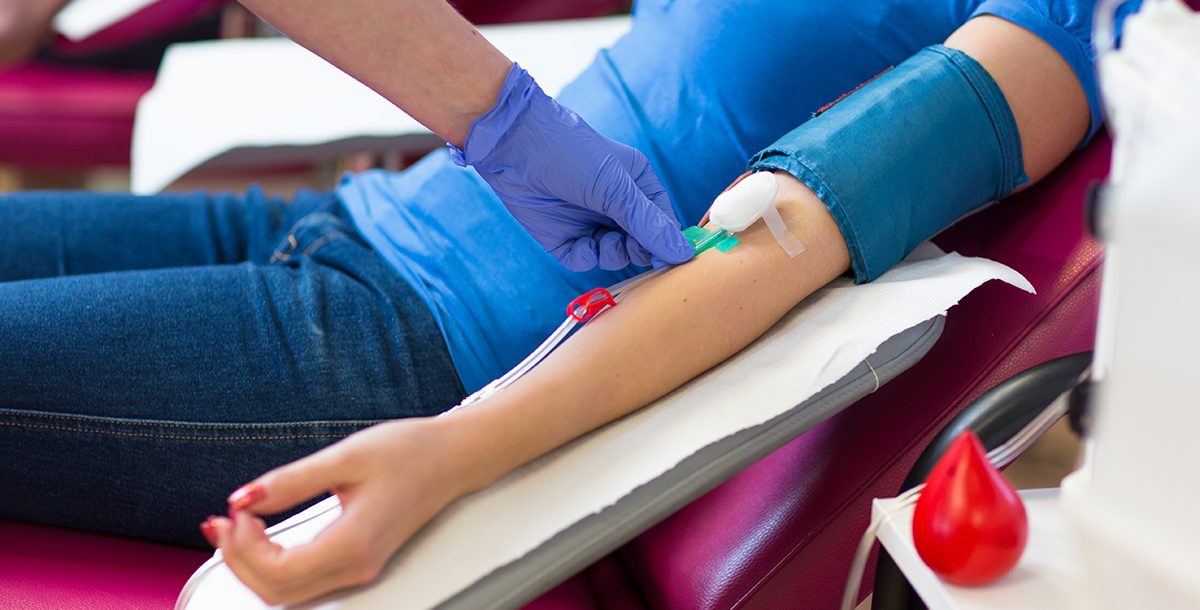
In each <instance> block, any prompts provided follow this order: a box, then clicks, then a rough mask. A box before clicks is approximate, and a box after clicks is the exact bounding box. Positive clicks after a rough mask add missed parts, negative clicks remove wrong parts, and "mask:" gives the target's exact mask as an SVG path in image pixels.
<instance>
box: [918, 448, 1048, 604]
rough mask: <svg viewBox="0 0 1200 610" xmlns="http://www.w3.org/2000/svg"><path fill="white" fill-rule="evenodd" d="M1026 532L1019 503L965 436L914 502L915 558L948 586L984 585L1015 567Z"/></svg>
mask: <svg viewBox="0 0 1200 610" xmlns="http://www.w3.org/2000/svg"><path fill="white" fill-rule="evenodd" d="M1028 531H1029V522H1028V520H1027V518H1026V516H1025V505H1024V504H1023V503H1022V502H1021V497H1020V496H1019V495H1017V492H1016V490H1014V489H1013V487H1012V485H1011V484H1009V482H1008V480H1007V479H1005V478H1004V476H1003V475H1001V474H1000V471H999V470H996V468H995V466H992V464H991V462H989V461H988V459H987V456H986V454H985V453H984V450H983V445H982V444H981V443H980V442H979V439H978V438H977V437H976V436H975V433H974V432H971V431H969V430H968V431H966V432H964V433H963V434H962V435H961V436H959V437H958V439H956V440H955V441H954V443H953V444H952V445H950V448H949V449H947V450H946V453H945V455H943V456H942V458H941V459H940V460H939V461H938V463H937V465H936V466H934V468H933V471H932V472H930V473H929V479H928V480H927V481H926V482H925V490H924V491H922V492H921V497H920V499H918V500H917V508H916V511H915V512H914V513H913V542H914V543H915V544H916V547H917V553H919V554H920V555H921V559H923V560H924V561H925V563H926V564H927V565H928V566H929V567H930V569H932V570H933V571H934V572H936V573H937V574H939V575H940V576H941V577H942V578H944V579H946V580H947V581H949V582H952V583H955V584H960V585H982V584H986V583H989V582H992V581H994V580H996V579H998V578H1000V577H1001V576H1004V575H1005V574H1007V573H1008V572H1009V570H1011V569H1012V568H1013V566H1015V565H1017V560H1019V559H1020V558H1021V553H1022V551H1024V550H1025V539H1026V537H1027V535H1028Z"/></svg>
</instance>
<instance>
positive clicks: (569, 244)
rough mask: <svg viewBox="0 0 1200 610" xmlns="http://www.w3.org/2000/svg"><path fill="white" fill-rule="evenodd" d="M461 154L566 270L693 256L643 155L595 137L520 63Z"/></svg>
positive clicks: (462, 161)
mask: <svg viewBox="0 0 1200 610" xmlns="http://www.w3.org/2000/svg"><path fill="white" fill-rule="evenodd" d="M463 148H464V149H465V150H463V149H459V148H457V147H455V146H453V145H451V146H450V149H451V154H452V155H453V157H454V160H455V162H457V163H458V164H459V165H471V166H473V167H474V168H475V170H476V171H477V172H479V175H480V176H482V177H483V179H484V180H485V181H487V183H488V184H489V185H491V187H492V190H494V191H496V194H497V195H499V196H500V200H501V201H502V202H503V203H504V206H505V207H506V208H508V211H509V212H510V213H512V215H513V217H515V218H516V219H517V221H518V222H520V223H521V225H522V226H524V227H525V230H527V231H529V234H530V235H532V236H533V238H534V239H536V240H537V242H538V243H539V244H541V245H542V247H543V248H545V249H546V251H547V252H549V253H550V254H552V255H554V256H555V257H556V258H558V260H560V261H562V263H563V265H565V266H566V267H567V268H568V269H570V270H572V271H588V270H590V269H593V268H595V267H596V266H597V265H599V266H600V267H601V268H602V269H623V268H625V267H626V266H627V265H629V264H630V263H632V264H634V265H641V266H645V265H649V264H651V262H652V260H654V259H657V260H660V261H663V262H665V263H670V264H679V263H683V262H686V261H687V260H689V259H690V258H692V255H693V250H692V246H691V244H689V243H688V241H687V240H686V239H684V237H683V234H682V233H681V232H680V226H679V220H678V219H676V218H675V212H674V209H673V208H672V207H671V200H670V198H669V197H668V196H667V191H666V189H664V188H663V186H662V183H660V182H659V180H658V176H657V175H656V174H655V173H654V169H653V168H651V167H650V162H649V161H648V160H647V159H646V157H645V155H643V154H642V153H640V152H638V151H637V150H636V149H633V148H630V147H628V146H625V145H624V144H620V143H617V142H614V141H612V140H610V139H608V138H606V137H604V136H602V135H600V134H599V133H597V132H596V131H595V130H594V129H592V128H591V127H590V126H588V124H587V123H586V122H584V120H583V119H582V118H580V117H579V115H577V114H575V113H574V112H572V111H571V110H570V109H568V108H564V107H563V106H560V105H559V104H558V103H557V102H555V101H554V100H553V99H551V98H550V97H549V96H547V95H546V94H545V93H543V92H542V89H541V87H538V85H537V83H536V82H534V80H533V77H532V76H530V75H529V73H528V72H526V71H525V70H522V69H521V67H520V66H518V65H516V64H513V67H512V69H511V70H509V73H508V76H507V78H505V80H504V86H503V87H502V88H501V90H500V95H499V100H498V101H497V103H496V106H495V107H494V108H492V109H491V110H490V111H488V112H487V113H486V114H484V115H483V116H481V117H479V118H478V119H476V121H475V123H474V124H473V125H472V126H471V131H470V132H469V133H468V135H467V140H466V143H465V145H464V147H463Z"/></svg>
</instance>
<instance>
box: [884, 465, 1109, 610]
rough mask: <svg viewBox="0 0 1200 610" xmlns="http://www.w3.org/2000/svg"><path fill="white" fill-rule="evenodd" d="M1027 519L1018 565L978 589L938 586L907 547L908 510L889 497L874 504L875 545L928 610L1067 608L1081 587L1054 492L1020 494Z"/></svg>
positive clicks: (1081, 578) (1081, 572) (1076, 560)
mask: <svg viewBox="0 0 1200 610" xmlns="http://www.w3.org/2000/svg"><path fill="white" fill-rule="evenodd" d="M1020 494H1021V499H1022V500H1024V501H1025V510H1026V512H1027V514H1028V515H1029V541H1028V543H1027V545H1026V547H1025V553H1024V554H1023V555H1022V556H1021V561H1020V562H1019V563H1018V564H1017V566H1016V567H1015V568H1014V569H1013V571H1012V572H1009V573H1008V575H1006V576H1005V577H1004V578H1001V579H1000V580H998V581H996V582H994V583H992V584H990V585H987V586H983V587H960V586H956V585H952V584H948V583H946V582H943V581H942V580H941V579H940V578H938V576H937V575H936V574H934V573H933V571H932V570H930V569H929V567H928V566H926V565H925V562H924V561H922V560H921V558H920V556H918V555H917V549H916V548H915V547H914V546H913V538H912V517H913V509H914V507H913V506H907V507H903V508H897V504H898V503H897V502H896V501H895V500H894V499H891V498H886V499H877V500H875V502H874V504H873V507H872V511H873V513H874V515H875V516H878V515H879V514H880V513H883V514H884V519H883V521H882V523H881V525H880V527H879V532H878V537H879V542H880V543H881V544H882V545H883V547H884V548H886V549H887V551H888V553H889V554H890V555H891V556H892V559H893V560H894V561H895V562H896V565H897V566H898V567H899V568H900V571H901V572H903V573H904V576H905V578H907V579H908V581H909V582H910V583H912V586H913V589H915V590H916V592H917V594H918V595H920V596H921V599H922V600H924V602H925V605H927V606H928V607H929V609H930V610H1000V609H1003V610H1011V609H1013V608H1021V609H1023V610H1038V609H1042V608H1045V609H1047V610H1051V609H1053V610H1063V609H1070V608H1072V607H1073V606H1074V605H1075V604H1077V603H1079V601H1080V600H1079V596H1080V593H1081V591H1083V589H1082V587H1085V586H1086V583H1085V582H1084V581H1085V573H1084V569H1083V565H1082V564H1081V563H1080V558H1079V552H1078V549H1077V548H1076V546H1075V543H1074V541H1073V539H1072V538H1071V536H1070V532H1069V531H1068V529H1067V527H1068V526H1067V523H1066V521H1065V520H1064V517H1063V513H1062V509H1061V507H1060V505H1059V490H1058V489H1036V490H1028V491H1022V492H1020Z"/></svg>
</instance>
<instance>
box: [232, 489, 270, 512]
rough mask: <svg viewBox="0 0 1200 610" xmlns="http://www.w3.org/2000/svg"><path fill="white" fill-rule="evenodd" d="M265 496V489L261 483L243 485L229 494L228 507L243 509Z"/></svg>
mask: <svg viewBox="0 0 1200 610" xmlns="http://www.w3.org/2000/svg"><path fill="white" fill-rule="evenodd" d="M266 497H267V489H266V488H265V487H263V486H262V484H261V483H250V484H247V485H243V486H241V487H239V488H238V489H237V491H235V492H233V493H231V494H229V508H231V509H233V510H243V509H246V508H249V507H251V506H253V505H255V504H258V503H259V502H261V501H262V500H263V498H266Z"/></svg>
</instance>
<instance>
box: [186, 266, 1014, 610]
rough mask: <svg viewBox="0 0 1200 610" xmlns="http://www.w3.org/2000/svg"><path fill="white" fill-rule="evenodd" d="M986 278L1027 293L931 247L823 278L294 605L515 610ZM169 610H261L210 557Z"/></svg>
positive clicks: (913, 351)
mask: <svg viewBox="0 0 1200 610" xmlns="http://www.w3.org/2000/svg"><path fill="white" fill-rule="evenodd" d="M989 280H1002V281H1004V282H1007V283H1008V284H1011V285H1013V286H1016V287H1018V288H1021V289H1023V290H1026V291H1028V292H1033V287H1032V286H1031V285H1030V284H1029V282H1028V281H1027V280H1025V278H1023V277H1022V276H1021V275H1020V274H1018V273H1017V272H1015V271H1013V270H1012V269H1010V268H1008V267H1006V266H1004V265H1001V264H999V263H996V262H994V261H989V260H986V259H979V258H965V257H962V256H959V255H958V254H953V253H951V254H945V253H942V252H941V251H940V250H938V249H937V248H936V247H935V246H933V245H932V244H925V245H923V246H922V247H920V248H919V249H918V250H917V252H915V253H914V254H913V255H912V256H910V257H909V258H908V259H906V260H905V261H904V262H902V263H900V264H899V265H897V266H896V267H895V268H894V269H892V270H891V271H889V272H887V273H886V274H884V275H883V276H882V277H880V278H879V279H877V280H876V281H874V282H872V283H870V284H865V285H861V286H855V285H854V284H853V283H852V281H851V280H850V279H848V278H842V279H838V280H836V281H834V282H832V283H831V284H829V285H828V286H826V287H825V288H823V289H821V290H820V291H818V292H816V293H815V294H813V295H812V296H810V297H809V298H808V299H806V300H805V301H804V303H802V304H801V305H799V306H798V307H796V308H795V309H794V310H792V311H791V312H790V313H789V314H788V315H787V316H785V317H784V318H783V319H782V320H780V321H779V323H778V324H776V325H775V327H774V328H772V329H771V330H770V331H769V332H767V334H765V335H763V337H761V338H760V339H759V340H758V341H755V342H754V343H753V344H751V345H750V346H749V347H747V348H746V349H744V350H742V351H741V352H740V353H738V354H737V355H736V356H734V357H733V358H730V359H729V360H728V361H726V362H725V363H723V364H721V365H720V366H718V367H716V368H714V369H712V370H711V371H709V372H707V373H705V374H703V375H701V376H700V377H698V378H696V379H694V380H693V381H691V382H690V383H688V384H687V385H684V386H683V387H681V388H679V389H678V390H676V391H675V392H673V393H671V394H669V395H668V396H666V397H664V398H662V399H660V400H658V401H657V402H655V403H653V404H651V405H649V406H647V407H645V408H643V409H641V410H639V411H637V412H635V413H633V414H630V415H628V416H626V417H624V418H622V419H620V420H618V421H615V422H613V423H611V424H609V425H607V426H605V427H603V428H600V429H599V430H596V431H594V432H592V433H590V434H588V435H586V436H583V437H581V438H579V439H576V440H575V441H573V442H571V443H569V444H567V445H565V446H563V447H561V448H559V449H558V450H556V451H554V452H552V453H550V454H547V455H546V456H543V457H542V458H540V459H538V460H536V461H534V462H532V463H530V464H527V465H525V466H523V467H521V468H519V469H518V470H516V471H514V472H512V473H510V474H509V475H508V476H506V477H504V478H502V479H501V480H500V481H498V482H497V483H496V484H494V485H492V486H491V487H489V488H488V489H485V490H483V491H481V492H478V493H475V494H473V495H470V496H467V497H464V498H462V499H460V500H458V501H457V502H455V503H453V504H452V505H450V506H449V507H448V508H447V509H446V510H445V511H443V512H442V513H441V514H440V515H439V516H438V517H437V518H435V519H434V520H433V521H432V522H430V523H429V524H428V525H427V526H426V527H425V528H424V529H423V530H421V531H420V532H419V533H418V534H417V535H416V536H415V537H414V538H413V539H412V540H411V541H409V542H408V544H407V545H405V546H404V547H403V548H402V549H401V550H400V552H399V553H398V554H397V555H396V556H395V557H394V558H393V560H392V562H391V563H390V564H389V566H388V568H387V569H386V570H385V572H384V574H383V575H382V576H381V577H380V579H379V580H378V581H377V582H376V583H375V584H374V585H371V586H368V587H363V588H360V589H356V590H353V591H348V592H342V593H338V594H334V595H332V596H329V597H326V598H323V599H321V600H318V601H317V602H315V603H312V604H309V605H306V606H305V607H306V608H321V609H325V610H332V609H339V610H383V609H389V610H390V609H393V608H414V609H422V608H434V607H442V608H481V607H486V608H504V607H517V606H519V605H520V604H522V603H524V602H527V601H529V600H530V599H532V598H534V597H536V596H537V595H538V594H540V593H541V592H543V591H545V590H547V589H549V588H551V587H552V586H553V585H554V584H556V583H557V582H559V581H561V580H562V579H565V578H566V577H568V576H570V575H571V574H572V573H574V572H575V571H578V570H579V569H582V568H583V567H585V566H587V565H588V564H589V563H590V562H592V561H595V560H596V559H598V558H599V557H602V556H603V555H604V554H606V553H608V552H610V551H611V550H612V549H614V548H616V547H617V546H619V545H621V544H623V543H624V542H625V541H627V540H629V539H630V538H632V537H634V536H636V535H637V534H638V533H639V532H641V531H643V530H645V529H646V528H648V527H650V526H651V525H653V524H654V523H655V522H657V521H658V520H660V519H661V518H663V517H665V516H666V515H668V514H670V513H671V512H673V511H674V510H676V509H678V507H680V506H682V505H684V504H685V503H686V502H688V501H691V500H692V499H694V498H695V497H697V496H699V495H700V494H702V493H704V492H705V491H707V490H709V489H711V488H712V487H715V486H716V485H718V484H719V483H721V482H722V481H724V480H726V479H727V478H728V477H730V476H732V475H733V474H735V473H736V472H737V470H739V469H740V468H742V467H744V466H745V465H747V464H749V463H751V462H752V461H753V460H755V459H758V458H759V457H761V456H762V455H765V454H766V453H768V452H769V451H771V450H773V449H775V448H777V447H779V446H781V445H782V444H784V443H786V442H788V441H789V440H791V439H792V438H794V437H795V436H797V435H799V434H801V433H802V432H803V431H805V430H807V429H809V428H811V427H813V426H815V425H816V424H818V423H820V421H822V420H824V419H825V418H827V417H829V416H830V415H832V414H834V413H836V412H837V410H839V409H841V408H844V407H845V406H847V405H848V404H850V403H852V402H853V401H854V400H856V399H857V398H858V397H861V396H862V395H865V394H867V393H870V392H871V391H873V390H874V389H875V388H876V387H877V386H878V383H880V382H886V381H887V380H888V379H890V378H891V377H894V376H895V375H897V374H898V373H899V372H900V371H903V370H904V369H906V368H907V367H908V366H911V364H912V363H913V362H915V361H916V360H917V359H919V357H920V356H921V355H923V354H924V353H925V352H926V351H927V350H928V349H929V347H930V346H931V345H932V342H933V340H936V337H937V336H938V334H939V333H940V330H941V320H942V318H941V316H943V315H944V314H945V313H946V311H947V310H948V309H949V308H950V307H952V306H953V305H955V304H956V303H958V301H959V300H960V299H961V298H962V297H964V296H965V295H966V294H968V293H969V292H971V291H972V290H974V289H975V288H976V287H978V286H980V285H981V284H983V283H985V282H987V281H989ZM865 362H869V363H870V366H867V365H866V364H864V363H865ZM396 508H397V510H398V511H401V510H404V507H396ZM338 514H339V511H338V508H337V504H336V500H333V499H330V500H326V501H324V502H321V503H319V504H317V505H315V506H313V507H312V508H310V509H308V510H306V511H304V512H302V513H300V514H299V515H296V516H294V517H292V518H291V519H288V520H287V521H285V522H283V523H281V524H279V525H277V526H275V527H274V528H272V530H270V531H271V532H272V534H273V536H274V537H275V539H276V540H277V541H278V542H280V543H281V544H284V545H286V546H290V545H294V544H299V543H302V542H305V541H308V540H311V539H312V538H313V537H314V536H315V535H316V534H317V533H318V532H319V531H320V530H321V529H323V528H324V527H325V526H326V525H328V523H329V522H330V521H331V520H332V519H334V518H336V516H337V515H338ZM177 607H178V608H179V609H184V608H186V609H187V610H227V609H228V608H262V607H264V606H263V604H262V603H261V602H259V601H258V599H257V598H256V597H255V596H254V594H253V593H252V592H250V591H249V590H248V589H246V588H244V587H243V586H242V585H241V584H240V583H239V582H238V581H237V579H236V578H235V577H234V576H233V574H232V573H231V572H230V571H229V570H228V568H227V567H225V566H224V564H222V563H221V561H220V553H219V552H218V553H217V554H216V555H215V556H214V558H213V559H212V560H210V561H209V562H208V563H206V564H205V565H204V566H202V567H201V568H200V569H199V570H198V571H197V573H196V574H195V575H194V576H193V578H192V580H191V581H189V583H188V585H187V587H185V589H184V591H183V593H182V594H181V596H180V599H179V604H178V606H177Z"/></svg>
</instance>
